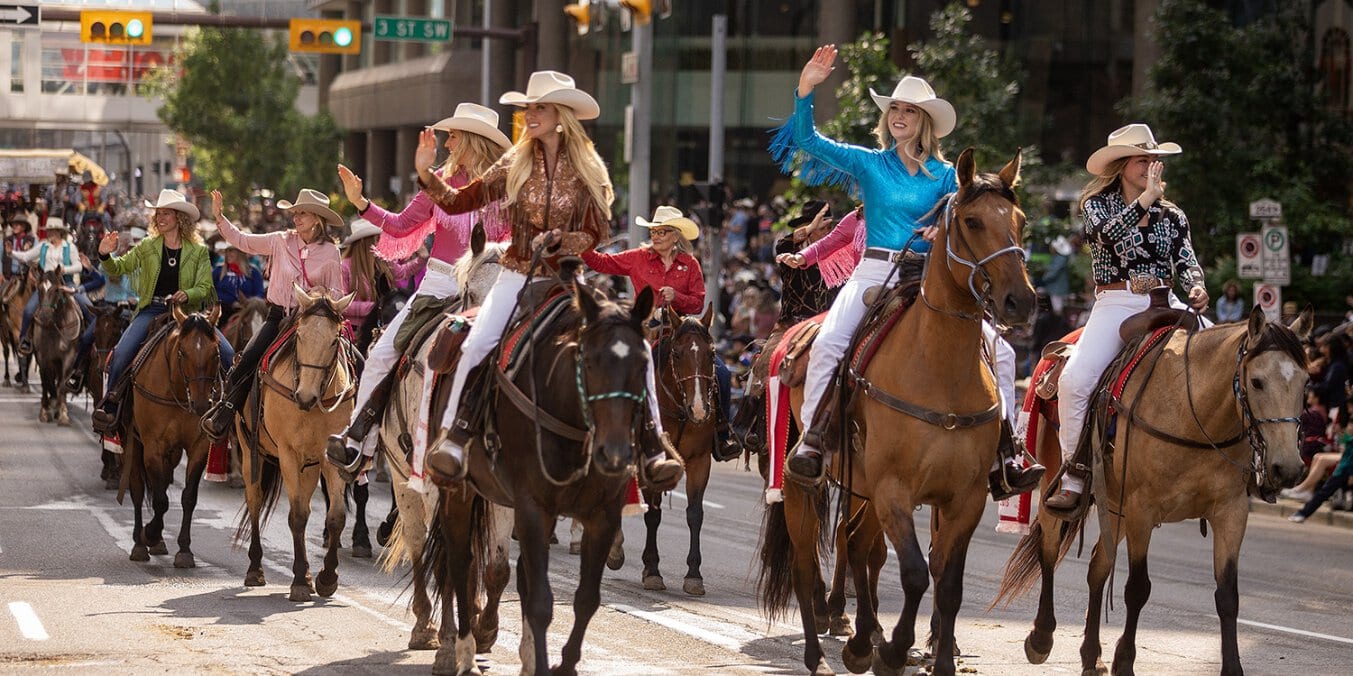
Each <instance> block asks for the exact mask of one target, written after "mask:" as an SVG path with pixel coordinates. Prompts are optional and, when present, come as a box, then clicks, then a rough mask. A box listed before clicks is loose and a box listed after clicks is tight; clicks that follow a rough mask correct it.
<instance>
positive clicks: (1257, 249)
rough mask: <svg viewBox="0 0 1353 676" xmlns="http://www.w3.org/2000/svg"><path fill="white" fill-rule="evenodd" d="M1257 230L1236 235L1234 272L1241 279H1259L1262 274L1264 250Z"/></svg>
mask: <svg viewBox="0 0 1353 676" xmlns="http://www.w3.org/2000/svg"><path fill="white" fill-rule="evenodd" d="M1262 241H1263V240H1262V239H1261V238H1260V236H1259V233H1257V232H1242V233H1240V234H1239V235H1236V272H1237V273H1238V274H1239V276H1240V278H1241V279H1261V278H1262V277H1263V276H1264V250H1263V245H1262Z"/></svg>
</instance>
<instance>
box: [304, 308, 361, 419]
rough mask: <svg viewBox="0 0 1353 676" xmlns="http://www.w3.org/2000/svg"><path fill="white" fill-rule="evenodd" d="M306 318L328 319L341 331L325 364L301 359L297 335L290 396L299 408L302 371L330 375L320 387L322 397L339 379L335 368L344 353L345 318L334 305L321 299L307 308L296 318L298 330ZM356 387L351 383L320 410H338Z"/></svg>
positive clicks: (336, 336) (331, 346)
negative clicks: (328, 404) (297, 397)
mask: <svg viewBox="0 0 1353 676" xmlns="http://www.w3.org/2000/svg"><path fill="white" fill-rule="evenodd" d="M306 317H319V318H321V319H328V320H330V321H333V322H334V323H335V324H337V325H338V326H339V328H340V330H339V331H338V332H336V333H335V334H334V337H333V340H332V341H330V343H329V346H330V348H331V349H330V350H329V360H328V361H327V362H325V363H323V364H312V363H309V362H307V361H305V360H303V359H301V350H300V341H301V337H300V334H299V333H297V335H296V346H295V347H294V348H293V349H294V351H295V357H294V358H295V360H296V368H294V369H292V370H291V392H290V396H291V401H292V403H295V404H297V405H298V406H299V404H300V402H299V401H297V400H296V396H297V393H298V392H299V391H300V389H301V371H302V369H316V370H318V371H320V372H321V373H328V374H329V375H328V378H327V379H325V381H324V385H323V386H321V387H320V394H321V395H322V394H323V393H324V392H327V391H328V390H329V387H330V386H332V385H333V384H334V380H335V379H336V378H338V369H336V368H334V367H335V366H336V365H337V364H338V357H339V355H340V354H341V353H342V352H343V351H344V350H343V345H342V339H343V336H342V330H341V328H342V325H343V317H342V315H340V314H339V313H338V310H336V309H334V306H333V304H332V303H330V302H328V301H327V300H325V299H320V300H318V301H316V302H315V303H314V304H313V305H311V306H310V307H308V308H306V309H305V311H304V312H302V313H301V314H300V316H298V317H297V318H296V322H297V328H299V324H300V322H301V320H302V319H304V318H306ZM354 387H355V384H354V383H349V384H348V387H347V388H346V389H345V390H343V391H342V392H340V393H338V394H337V395H335V396H334V398H333V399H334V402H333V404H332V405H331V406H324V404H323V403H322V402H321V403H320V410H321V411H322V412H324V413H331V412H333V411H334V410H335V409H337V408H338V406H339V405H340V404H342V403H343V402H344V401H345V400H346V399H347V394H348V393H349V392H350V391H352V390H353V389H354Z"/></svg>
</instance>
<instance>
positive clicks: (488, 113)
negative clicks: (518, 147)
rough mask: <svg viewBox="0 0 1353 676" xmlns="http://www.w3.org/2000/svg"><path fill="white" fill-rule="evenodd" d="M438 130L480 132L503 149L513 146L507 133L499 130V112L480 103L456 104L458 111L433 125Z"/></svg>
mask: <svg viewBox="0 0 1353 676" xmlns="http://www.w3.org/2000/svg"><path fill="white" fill-rule="evenodd" d="M432 128H433V129H436V130H437V131H451V130H452V129H455V130H458V131H466V132H470V133H471V134H479V135H480V136H483V137H484V138H486V139H488V140H490V141H493V142H494V143H497V144H498V145H499V146H501V147H502V148H503V149H507V148H511V147H512V141H511V140H510V139H508V138H507V134H504V133H503V132H501V131H499V130H498V113H497V112H496V111H494V110H492V109H490V108H485V107H484V106H481V105H479V104H478V103H462V104H460V105H458V106H456V112H455V113H454V114H453V115H451V117H448V118H446V119H444V120H441V121H439V122H437V124H434V125H432Z"/></svg>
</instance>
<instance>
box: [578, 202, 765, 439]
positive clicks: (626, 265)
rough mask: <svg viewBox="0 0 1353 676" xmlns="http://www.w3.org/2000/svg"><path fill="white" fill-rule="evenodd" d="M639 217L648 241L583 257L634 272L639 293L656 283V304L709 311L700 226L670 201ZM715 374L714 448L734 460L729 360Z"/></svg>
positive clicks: (604, 267)
mask: <svg viewBox="0 0 1353 676" xmlns="http://www.w3.org/2000/svg"><path fill="white" fill-rule="evenodd" d="M634 222H635V223H638V224H639V225H641V226H643V227H645V228H648V236H649V241H648V242H645V243H644V244H641V245H639V246H638V247H635V248H633V249H629V250H626V251H621V252H620V253H616V254H606V253H600V252H597V251H584V252H583V253H582V259H583V261H584V262H585V263H587V266H588V267H590V268H592V269H593V270H596V271H597V272H600V273H603V274H607V275H624V276H626V277H629V280H630V283H631V284H633V285H634V292H635V293H636V294H637V293H639V292H640V291H642V290H643V289H644V288H645V287H648V288H652V289H653V291H654V292H655V293H656V295H657V305H656V306H655V309H658V308H663V307H665V306H668V305H670V306H671V307H672V309H673V310H676V311H677V312H679V313H681V314H685V315H694V314H699V313H701V312H702V311H704V309H705V275H704V272H703V271H701V269H700V260H699V259H697V258H696V257H695V256H694V255H692V254H691V241H692V240H694V239H695V238H697V237H699V236H700V226H698V225H696V224H695V222H694V221H692V220H691V219H689V218H686V216H685V214H683V213H681V210H680V209H678V208H676V207H667V206H663V207H658V208H657V209H656V210H655V211H654V212H653V220H651V221H649V220H646V219H644V217H643V216H640V217H638V218H635V219H634ZM714 373H715V376H716V377H717V378H718V380H719V396H720V397H721V398H722V402H721V405H720V406H719V407H718V411H719V419H718V422H717V425H718V433H719V443H718V444H717V445H716V446H715V448H714V459H715V460H718V461H723V460H732V459H733V458H736V457H738V456H739V455H742V448H741V447H740V446H738V443H737V441H736V440H734V439H733V435H732V434H730V433H729V428H728V421H729V420H730V419H731V415H730V414H729V411H728V408H729V403H730V401H729V400H730V399H731V398H732V397H731V393H730V390H731V387H732V386H731V381H732V376H731V375H730V374H729V371H728V365H727V364H725V363H724V361H723V359H721V358H719V357H718V356H717V355H715V359H714Z"/></svg>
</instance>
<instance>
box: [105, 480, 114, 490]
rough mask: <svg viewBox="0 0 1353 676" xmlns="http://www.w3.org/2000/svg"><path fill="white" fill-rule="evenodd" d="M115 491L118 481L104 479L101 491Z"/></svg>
mask: <svg viewBox="0 0 1353 676" xmlns="http://www.w3.org/2000/svg"><path fill="white" fill-rule="evenodd" d="M117 489H118V480H117V479H104V480H103V490H105V491H115V490H117Z"/></svg>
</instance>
